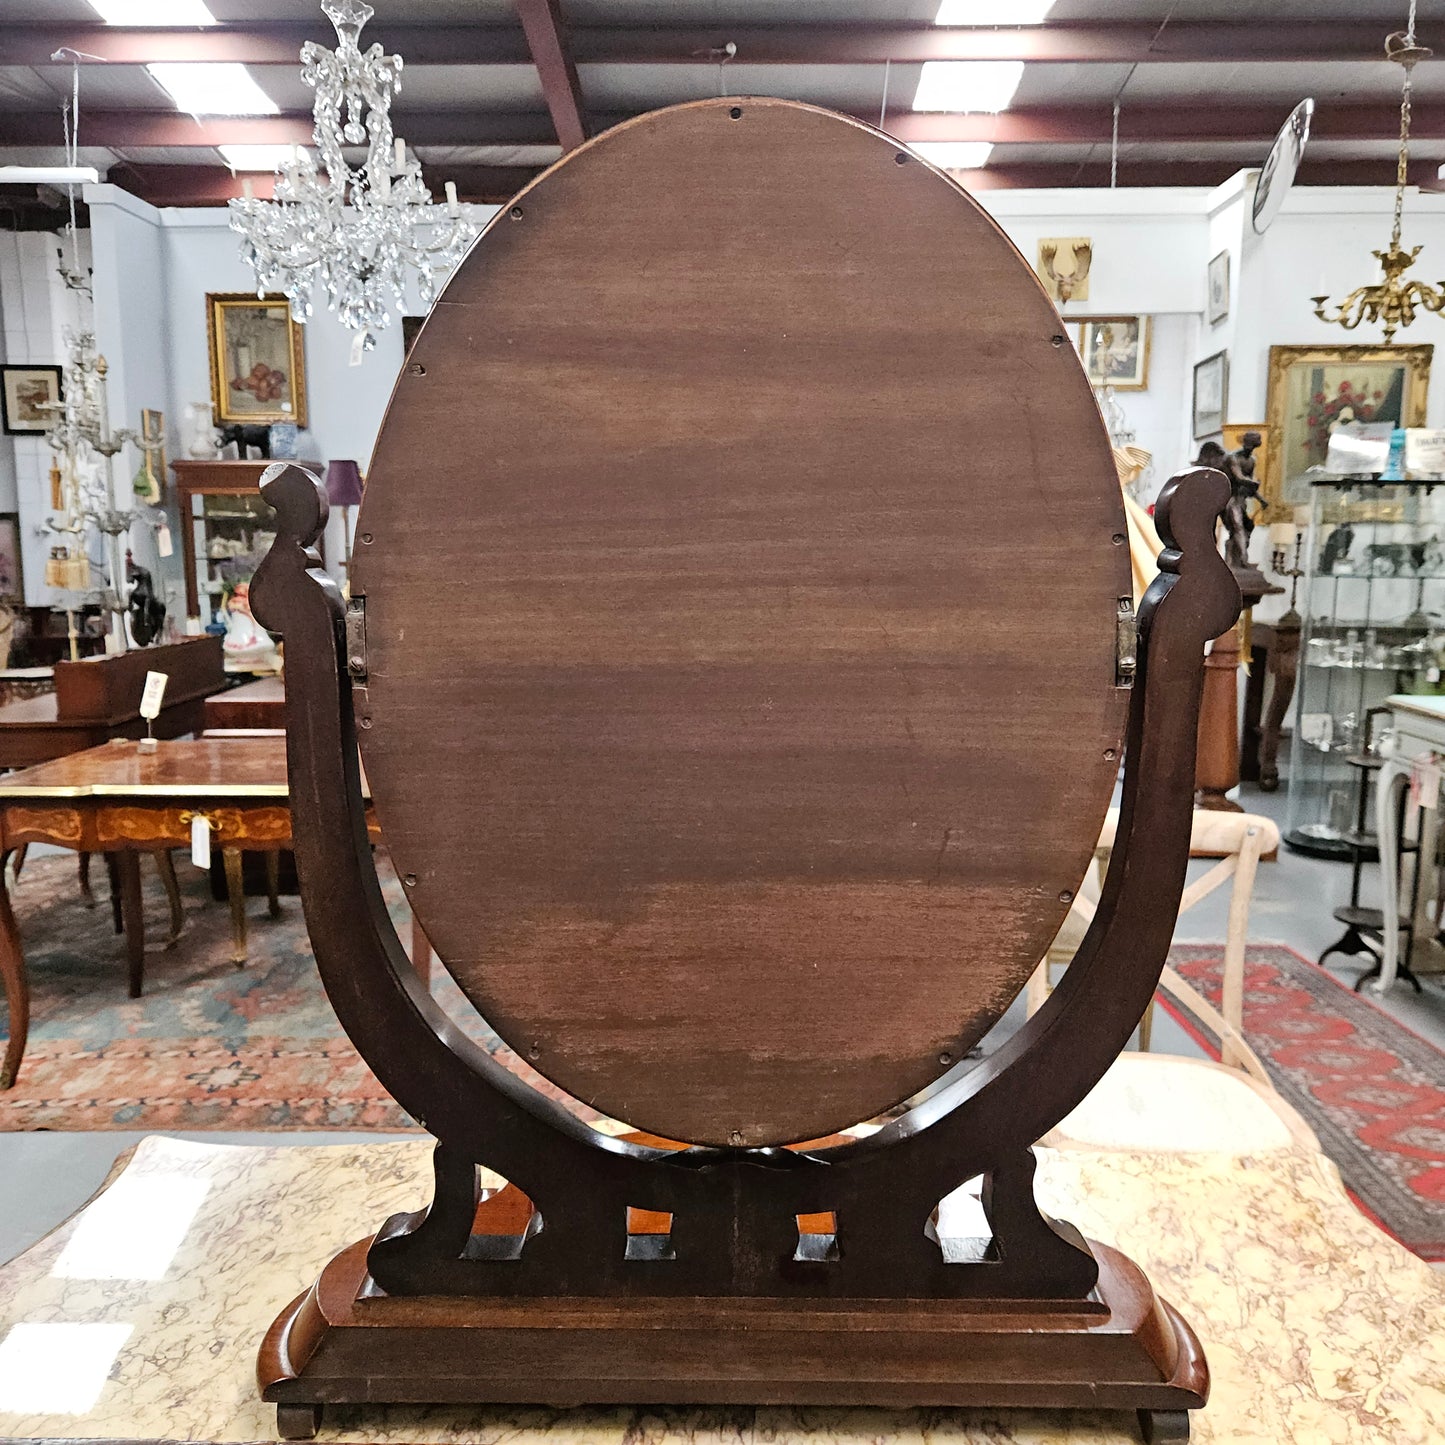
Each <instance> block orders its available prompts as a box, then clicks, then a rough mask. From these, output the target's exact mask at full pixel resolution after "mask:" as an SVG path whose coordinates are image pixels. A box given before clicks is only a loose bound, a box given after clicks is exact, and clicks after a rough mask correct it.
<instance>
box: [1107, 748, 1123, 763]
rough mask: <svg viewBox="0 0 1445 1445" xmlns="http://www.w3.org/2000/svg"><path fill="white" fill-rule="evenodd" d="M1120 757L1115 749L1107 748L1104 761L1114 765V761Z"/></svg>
mask: <svg viewBox="0 0 1445 1445" xmlns="http://www.w3.org/2000/svg"><path fill="white" fill-rule="evenodd" d="M1118 756H1119V754H1118V753H1116V752H1115V751H1114V749H1113V748H1105V749H1104V761H1105V762H1106V763H1112V762H1113V761H1114V759H1115V758H1117V757H1118Z"/></svg>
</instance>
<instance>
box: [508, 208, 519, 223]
mask: <svg viewBox="0 0 1445 1445" xmlns="http://www.w3.org/2000/svg"><path fill="white" fill-rule="evenodd" d="M507 214H508V215H509V216H510V217H511V218H512V219H513V220H514V221H520V220H521V219H522V208H521V207H520V206H513V207H512V209H511V210H510V211H508V212H507Z"/></svg>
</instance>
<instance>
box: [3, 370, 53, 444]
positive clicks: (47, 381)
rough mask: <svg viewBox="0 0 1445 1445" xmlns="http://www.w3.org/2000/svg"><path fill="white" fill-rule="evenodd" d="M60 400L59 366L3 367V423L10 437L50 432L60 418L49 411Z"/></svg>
mask: <svg viewBox="0 0 1445 1445" xmlns="http://www.w3.org/2000/svg"><path fill="white" fill-rule="evenodd" d="M59 400H60V368H59V367H58V366H0V422H3V424H4V428H5V435H6V436H12V437H21V436H34V435H35V434H36V433H38V432H47V431H49V430H50V428H51V427H53V426H54V425H55V423H56V422H57V421H58V420H59V417H58V415H57V414H56V413H55V412H53V411H50V410H48V409H47V408H48V407H50V406H51V405H52V404H53V403H55V402H58V401H59Z"/></svg>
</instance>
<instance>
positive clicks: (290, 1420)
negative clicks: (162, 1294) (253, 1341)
mask: <svg viewBox="0 0 1445 1445" xmlns="http://www.w3.org/2000/svg"><path fill="white" fill-rule="evenodd" d="M320 1428H321V1406H320V1405H277V1406H276V1433H277V1434H278V1435H279V1436H280V1437H281V1438H282V1439H283V1440H314V1439H315V1438H316V1432H317V1430H319V1429H320ZM1187 1428H1188V1427H1187V1426H1186V1429H1187ZM1166 1438H1171V1439H1172V1438H1173V1437H1172V1436H1170V1437H1166Z"/></svg>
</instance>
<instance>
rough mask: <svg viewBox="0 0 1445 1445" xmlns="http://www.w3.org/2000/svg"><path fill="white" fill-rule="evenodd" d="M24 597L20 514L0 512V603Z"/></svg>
mask: <svg viewBox="0 0 1445 1445" xmlns="http://www.w3.org/2000/svg"><path fill="white" fill-rule="evenodd" d="M24 595H25V587H24V579H23V574H22V573H21V570H20V514H19V513H18V512H0V601H12V600H13V599H15V598H17V597H23V596H24Z"/></svg>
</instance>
